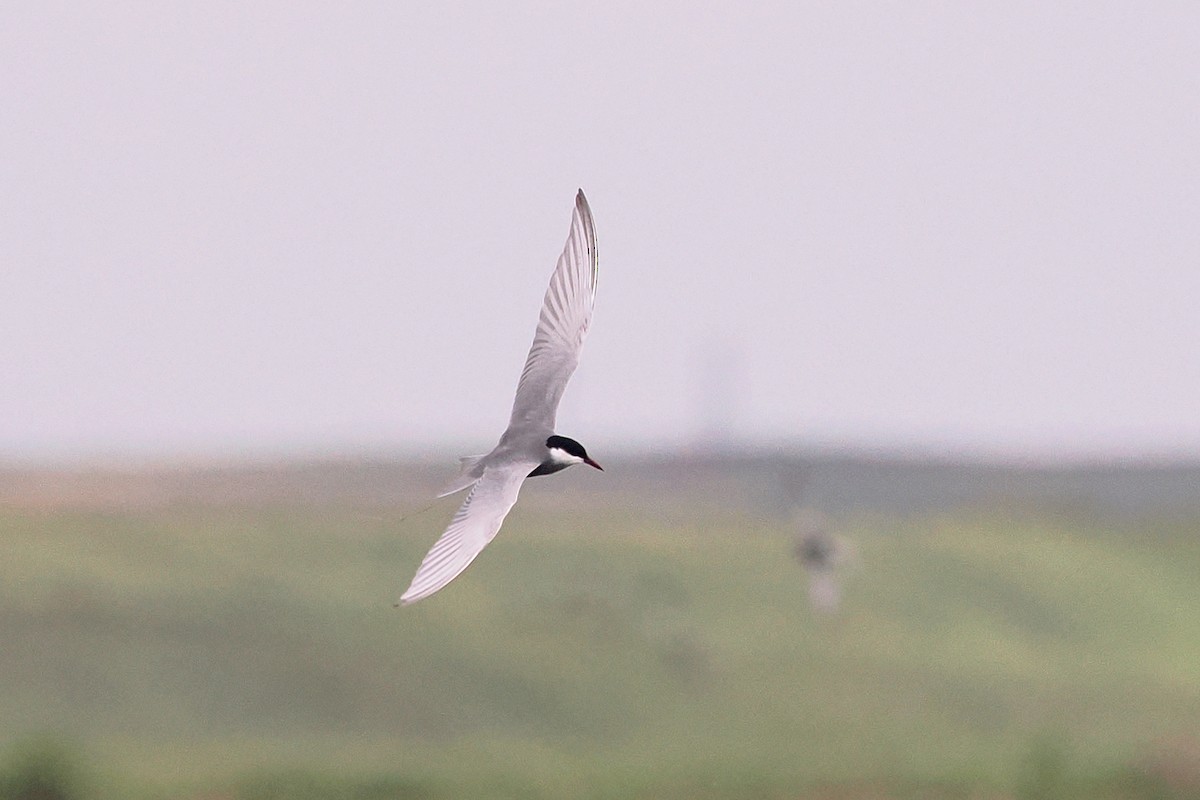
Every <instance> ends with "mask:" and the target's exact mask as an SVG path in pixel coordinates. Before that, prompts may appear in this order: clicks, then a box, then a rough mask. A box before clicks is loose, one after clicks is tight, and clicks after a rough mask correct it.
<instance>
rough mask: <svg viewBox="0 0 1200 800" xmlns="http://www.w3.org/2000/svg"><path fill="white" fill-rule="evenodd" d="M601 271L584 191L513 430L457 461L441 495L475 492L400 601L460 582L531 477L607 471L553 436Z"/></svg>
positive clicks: (528, 364) (528, 363)
mask: <svg viewBox="0 0 1200 800" xmlns="http://www.w3.org/2000/svg"><path fill="white" fill-rule="evenodd" d="M599 269H600V261H599V258H598V257H597V255H596V228H595V225H594V223H593V222H592V211H591V209H590V208H588V203H587V198H585V197H584V196H583V190H582V189H580V190H579V194H577V195H576V196H575V211H574V213H573V214H572V215H571V232H570V234H569V235H568V236H567V244H566V246H565V247H564V248H563V252H562V255H561V256H559V257H558V265H557V266H556V267H555V268H554V274H553V275H551V276H550V287H549V288H548V289H546V297H545V299H544V300H543V301H542V313H541V316H540V317H539V318H538V325H537V331H536V332H535V333H534V336H533V346H532V347H530V348H529V356H528V357H527V358H526V359H525V369H524V370H523V371H522V372H521V379H520V381H518V383H517V396H516V399H515V400H513V408H512V416H511V417H510V418H509V421H508V428H507V429H506V430H505V431H504V434H503V435H502V436H501V437H500V443H499V444H497V445H496V447H495V448H494V449H493V450H492V452H490V453H487V454H486V455H481V456H467V457H466V458H463V459H460V461H461V463H462V469H461V471H460V472H459V475H458V477H457V478H455V479H454V481H452V482H451V483H450V485H449V486H447V487H446V489H445V491H443V492H442V493H441V494H439V495H438V497H446V496H447V495H451V494H454V493H455V492H461V491H462V490H463V489H468V488H469V489H470V490H471V492H470V494H468V495H467V499H466V500H465V501H464V502H463V504H462V505H461V506H460V507H459V509H458V511H457V512H456V513H455V515H454V518H453V519H452V520H451V521H450V527H448V528H446V531H445V533H443V534H442V536H441V538H440V539H438V540H437V542H436V543H434V545H433V549H431V550H430V551H429V553H428V554H427V555H426V556H425V560H424V561H422V562H421V566H420V567H419V568H418V569H417V574H416V577H414V578H413V580H412V585H410V586H409V587H408V590H407V591H406V592H405V593H404V594H403V595H402V596H401V598H400V602H401V603H404V604H406V605H407V604H408V603H415V602H416V601H417V600H421V599H424V598H426V597H429V595H431V594H433V593H434V592H436V591H438V590H439V589H441V588H442V587H443V586H445V585H446V584H448V583H449V582H450V581H452V580H454V579H455V578H456V577H458V575H459V574H461V573H462V571H463V570H464V569H466V568H467V567H468V566H469V565H470V563H471V562H472V561H474V560H475V556H477V555H479V553H480V552H481V551H482V550H483V548H484V547H486V546H487V544H488V542H490V541H491V540H492V539H494V538H495V537H496V533H497V532H498V531H499V530H500V525H501V524H502V523H503V522H504V517H505V516H507V515H508V512H509V510H510V509H511V508H512V507H513V505H514V504H515V503H516V502H517V494H518V493H519V492H520V491H521V484H522V483H524V482H525V479H526V478H532V477H534V476H536V475H549V474H551V473H553V472H558V471H560V470H564V469H566V468H567V467H570V466H573V465H575V464H587V465H588V466H591V467H595V468H596V469H602V467H601V466H600V465H599V464H597V463H596V462H595V461H593V460H592V459H591V458H590V457H589V456H588V454H587V451H586V450H584V448H583V445H581V444H580V443H579V442H577V441H575V440H574V439H568V438H567V437H566V436H558V435H556V434H555V433H554V418H555V415H556V413H557V411H558V403H559V400H561V399H562V394H563V390H564V389H565V388H566V387H567V381H568V380H570V378H571V374H572V373H573V372H575V367H576V366H578V365H579V353H580V351H581V350H582V349H583V340H584V337H585V336H587V332H588V328H589V327H590V326H591V323H592V307H593V306H594V304H595V300H596V277H597V274H598V273H599Z"/></svg>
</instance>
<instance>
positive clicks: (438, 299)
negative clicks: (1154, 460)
mask: <svg viewBox="0 0 1200 800" xmlns="http://www.w3.org/2000/svg"><path fill="white" fill-rule="evenodd" d="M1197 42H1200V5H1198V4H1195V3H1186V2H1180V3H1120V4H1117V3H1044V2H1028V3H1013V2H996V3H874V4H870V3H866V4H862V3H820V4H796V3H794V2H789V3H777V4H759V5H757V6H753V7H750V6H748V5H747V4H734V3H729V4H707V5H703V4H683V3H678V4H674V3H653V2H650V3H648V2H644V1H643V2H635V3H623V2H606V3H600V4H595V3H592V4H565V3H542V4H513V3H494V4H492V3H487V4H485V3H478V4H472V3H464V4H456V5H448V4H434V3H377V4H369V3H357V4H343V3H337V4H333V3H330V4H325V5H315V4H307V5H306V4H297V3H290V2H289V3H242V2H237V3H213V2H206V3H193V4H182V3H170V4H167V3H153V2H144V3H108V4H92V3H65V4H53V3H34V2H28V3H17V4H10V5H9V6H8V7H7V8H6V10H5V12H4V19H3V22H2V23H0V108H2V111H0V260H2V265H0V460H3V459H12V458H25V457H30V456H34V457H37V456H46V455H51V456H62V455H79V454H84V455H97V454H99V455H104V454H113V453H118V454H119V453H126V452H134V453H143V454H144V453H152V454H154V453H156V454H180V453H189V452H192V453H195V452H201V453H222V452H226V453H242V452H245V453H267V452H277V451H288V450H304V449H311V448H317V449H322V448H323V449H338V448H349V449H356V448H360V449H361V448H366V449H371V450H385V451H386V450H405V449H413V448H418V449H420V448H427V447H429V446H434V445H439V444H442V443H447V444H449V445H450V446H453V447H456V448H458V447H461V448H463V449H465V450H466V451H468V452H479V451H484V450H486V449H488V448H489V447H490V446H491V445H492V444H493V443H494V441H495V439H496V437H497V436H498V435H499V433H500V431H501V430H502V428H503V426H504V424H505V422H506V421H507V418H508V412H509V404H510V402H511V398H512V392H513V389H514V387H515V385H516V380H517V377H518V374H519V372H520V369H521V365H522V363H523V360H524V358H525V353H526V351H527V349H528V346H529V343H530V340H531V338H532V336H533V328H534V324H535V322H536V318H537V311H538V307H539V305H540V303H541V298H542V293H543V292H544V290H545V286H546V283H547V281H548V279H549V275H550V272H551V270H552V269H553V266H554V261H555V258H556V257H557V255H558V253H559V251H560V250H561V248H562V244H563V241H564V240H565V238H566V234H567V227H568V223H569V220H570V212H571V204H572V200H573V196H574V193H575V190H576V188H577V187H583V188H584V190H585V191H586V192H587V194H588V197H589V199H590V201H591V204H592V208H593V210H594V212H595V217H596V223H597V227H598V231H599V237H600V254H601V278H600V288H599V296H598V299H597V308H596V317H595V320H594V324H593V327H592V332H591V335H590V337H589V339H588V342H587V347H586V349H585V353H584V358H583V364H582V366H581V368H580V370H579V372H578V373H577V374H576V377H575V379H574V381H573V382H572V385H571V386H570V388H569V389H568V390H567V394H566V398H565V401H564V405H563V409H562V411H561V413H560V414H559V424H560V428H561V431H562V432H563V433H565V434H567V435H573V436H575V437H576V438H579V439H580V440H582V441H583V442H584V443H585V444H587V445H588V447H589V450H591V451H592V452H593V453H595V454H597V457H598V458H600V457H601V454H603V453H604V452H605V451H606V450H612V449H617V448H621V449H627V448H629V447H642V446H645V447H657V446H662V447H667V446H676V445H678V444H680V443H687V442H689V441H692V440H694V438H695V437H696V436H698V435H700V434H701V433H702V432H703V431H704V430H706V429H711V428H713V427H714V426H719V424H720V423H722V421H724V422H727V423H728V424H729V425H730V426H731V427H730V431H731V435H733V436H734V437H736V438H739V439H745V440H747V441H776V442H778V443H781V444H782V443H790V442H796V443H818V444H822V445H832V446H838V445H850V446H885V447H897V446H899V447H904V446H917V447H922V448H926V449H929V450H931V451H933V452H945V451H947V450H954V451H977V452H990V453H995V452H999V453H1004V454H1009V455H1011V454H1031V455H1037V456H1053V455H1056V454H1064V453H1065V454H1069V455H1080V454H1097V453H1099V454H1113V453H1141V454H1174V455H1180V454H1183V455H1187V454H1192V455H1195V454H1200V352H1198V351H1200V47H1197V44H1196V43H1197ZM723 376H728V379H727V380H724V379H723ZM706 395H707V396H706ZM601 460H603V459H602V458H601Z"/></svg>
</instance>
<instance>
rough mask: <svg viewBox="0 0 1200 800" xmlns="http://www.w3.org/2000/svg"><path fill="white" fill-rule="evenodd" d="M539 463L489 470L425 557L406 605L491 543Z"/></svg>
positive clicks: (404, 597) (437, 585) (406, 596)
mask: <svg viewBox="0 0 1200 800" xmlns="http://www.w3.org/2000/svg"><path fill="white" fill-rule="evenodd" d="M536 466H537V462H534V461H530V462H528V463H526V462H519V463H516V464H509V465H505V466H504V467H502V468H498V469H496V468H490V469H485V470H484V472H483V477H481V478H480V479H479V482H478V483H476V484H475V487H474V488H473V489H471V493H470V494H468V495H467V499H466V500H465V501H463V504H462V505H461V506H460V507H459V509H458V511H457V513H455V515H454V519H453V520H451V521H450V527H448V528H446V532H445V533H443V534H442V536H441V538H440V539H438V540H437V542H436V543H434V545H433V549H431V550H430V551H429V553H428V554H427V555H426V556H425V560H424V561H422V562H421V566H420V567H418V568H417V574H416V576H415V577H414V578H413V580H412V584H411V585H410V586H409V587H408V590H407V591H406V592H405V593H404V594H403V595H402V596H401V598H400V602H401V603H404V604H405V605H407V604H409V603H415V602H416V601H418V600H421V599H423V598H426V597H429V595H431V594H433V593H434V592H436V591H438V590H439V589H441V588H442V587H443V586H445V585H446V584H448V583H449V582H450V581H452V580H454V579H455V578H456V577H458V575H459V574H460V573H461V572H462V571H463V570H464V569H466V568H467V567H468V566H469V565H470V564H471V562H472V561H474V560H475V556H477V555H479V554H480V552H482V551H483V548H484V547H486V546H487V543H488V542H490V541H491V540H492V539H494V538H496V533H497V532H498V531H499V530H500V525H501V524H502V523H503V522H504V518H505V517H506V516H508V512H509V509H511V508H512V507H513V504H514V503H516V502H517V494H518V493H519V492H520V491H521V484H522V483H523V482H524V480H525V478H526V477H527V476H528V475H529V473H530V471H532V470H533V468H534V467H536Z"/></svg>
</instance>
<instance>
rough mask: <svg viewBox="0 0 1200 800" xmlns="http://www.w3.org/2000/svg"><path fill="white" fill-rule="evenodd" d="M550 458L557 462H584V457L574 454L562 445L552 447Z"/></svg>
mask: <svg viewBox="0 0 1200 800" xmlns="http://www.w3.org/2000/svg"><path fill="white" fill-rule="evenodd" d="M550 460H551V461H553V462H554V463H555V464H582V463H583V459H582V458H580V457H579V456H573V455H571V454H570V453H568V452H567V451H566V450H563V449H562V448H561V447H551V448H550Z"/></svg>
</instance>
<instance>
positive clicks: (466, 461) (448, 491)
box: [438, 453, 487, 497]
mask: <svg viewBox="0 0 1200 800" xmlns="http://www.w3.org/2000/svg"><path fill="white" fill-rule="evenodd" d="M486 455H487V453H484V454H483V455H478V456H463V457H462V458H460V459H459V460H458V464H459V468H458V475H456V476H455V477H454V480H452V481H450V483H448V484H446V487H445V488H444V489H442V491H441V492H440V493H439V494H438V497H448V496H450V495H452V494H454V493H455V492H461V491H462V490H463V489H467V488H469V487H471V486H474V485H475V484H476V483H477V482H478V481H479V479H480V478H481V477H483V467H481V466H480V465H479V462H480V461H483V459H484V456H486Z"/></svg>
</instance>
